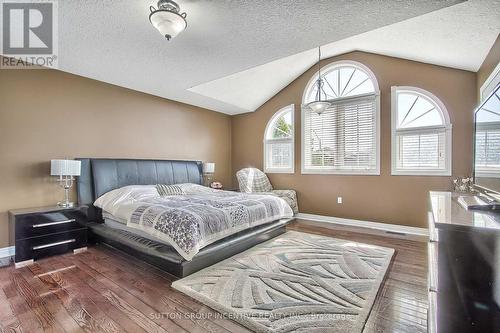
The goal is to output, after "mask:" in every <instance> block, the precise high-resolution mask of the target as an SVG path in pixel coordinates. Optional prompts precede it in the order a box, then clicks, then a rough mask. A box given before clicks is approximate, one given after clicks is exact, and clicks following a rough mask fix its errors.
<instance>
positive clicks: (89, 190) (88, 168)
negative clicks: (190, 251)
mask: <svg viewBox="0 0 500 333" xmlns="http://www.w3.org/2000/svg"><path fill="white" fill-rule="evenodd" d="M80 160H81V162H82V171H81V176H80V177H79V179H78V182H77V193H78V201H79V204H80V205H81V206H82V207H83V208H82V209H83V210H84V212H85V213H86V215H87V218H88V220H89V221H90V222H89V225H88V226H89V229H90V241H91V242H99V243H104V244H107V245H109V246H112V247H114V248H117V249H119V250H122V251H125V252H127V253H128V254H131V255H133V256H135V257H137V258H140V259H142V260H144V261H146V262H148V263H150V264H153V265H155V266H157V267H159V268H161V269H163V270H165V271H167V272H169V273H171V274H173V275H175V276H177V277H184V276H187V275H189V274H191V273H194V272H196V271H198V270H200V269H202V268H205V267H207V266H210V265H212V264H214V263H216V262H218V261H221V260H223V259H226V258H228V257H230V256H232V255H234V254H236V253H239V252H241V251H244V250H246V249H248V248H250V247H252V246H254V245H256V244H259V243H261V242H264V241H266V240H269V239H271V238H273V237H276V236H278V235H280V234H282V233H284V232H285V230H286V224H287V223H288V222H289V221H291V220H292V218H291V217H290V216H287V217H286V218H276V219H273V220H272V221H268V220H266V221H264V222H262V223H259V224H255V225H253V224H250V225H248V226H247V227H245V228H239V229H237V230H236V229H235V231H234V232H232V233H230V234H228V236H224V237H219V238H213V239H212V240H213V241H212V242H209V243H208V245H204V244H203V245H204V246H203V247H201V248H200V249H197V251H196V253H195V254H194V255H192V256H189V257H186V253H182V251H181V253H182V255H181V254H180V253H179V248H178V247H177V246H176V245H175V244H173V243H169V242H165V241H164V239H162V238H161V237H160V238H157V237H152V236H151V235H148V234H144V233H141V232H139V231H141V230H137V229H135V228H130V227H128V226H127V224H126V223H125V224H124V222H123V221H121V219H120V218H116V217H115V216H113V215H111V214H108V213H107V212H104V216H103V210H102V209H101V208H99V207H97V206H95V205H94V203H95V202H96V200H97V199H98V198H101V197H103V196H104V195H105V194H109V193H112V192H113V191H116V190H117V189H120V188H124V187H126V186H131V185H155V184H182V183H190V184H198V185H201V184H202V181H203V176H202V163H201V162H199V161H174V160H135V159H134V160H132V159H92V158H91V159H80ZM214 195H215V196H221V197H228V198H229V199H227V200H239V201H242V200H243V199H245V198H242V197H238V196H237V195H236V194H234V195H231V194H229V193H228V194H227V195H223V193H222V192H220V193H215V194H214ZM232 197H234V198H236V199H231V198H232ZM194 199H196V200H198V201H200V200H201V199H203V198H194ZM194 199H193V200H194ZM183 200H188V199H183ZM189 200H191V198H189ZM217 200H218V199H213V200H212V201H214V202H215V204H214V206H217V202H218V201H217ZM221 200H222V199H221ZM170 201H173V202H174V203H175V202H176V201H175V200H170ZM177 201H182V200H181V199H178V200H177ZM201 202H202V203H204V202H203V200H201ZM176 204H178V203H176ZM204 204H205V203H204ZM129 222H130V221H129ZM129 226H131V225H130V224H129Z"/></svg>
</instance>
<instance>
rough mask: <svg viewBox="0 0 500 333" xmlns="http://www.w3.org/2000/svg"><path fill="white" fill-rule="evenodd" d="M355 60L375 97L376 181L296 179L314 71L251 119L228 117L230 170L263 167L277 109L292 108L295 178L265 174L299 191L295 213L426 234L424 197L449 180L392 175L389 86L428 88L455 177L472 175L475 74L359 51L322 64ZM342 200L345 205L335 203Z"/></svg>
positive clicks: (368, 178)
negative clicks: (438, 105) (444, 113)
mask: <svg viewBox="0 0 500 333" xmlns="http://www.w3.org/2000/svg"><path fill="white" fill-rule="evenodd" d="M341 59H347V60H355V61H358V62H361V63H362V64H364V65H366V66H368V67H369V68H370V69H371V70H372V71H373V72H374V74H375V76H376V77H377V80H378V83H379V86H380V91H381V98H380V100H381V175H380V176H346V175H302V174H301V173H300V161H301V159H300V157H301V149H300V142H301V138H300V119H301V117H300V105H301V98H302V93H303V91H304V88H305V86H306V84H307V82H308V80H309V79H310V77H311V76H312V75H313V74H314V73H315V71H316V67H313V68H311V69H310V70H308V71H307V72H306V73H305V74H303V75H302V76H300V77H299V78H297V79H296V80H295V81H293V82H292V83H291V84H290V85H289V86H287V87H286V88H285V89H283V90H282V91H281V92H280V93H278V94H277V95H276V96H274V97H273V98H272V99H271V100H269V101H268V102H267V103H265V104H264V105H263V106H262V107H260V108H259V109H258V110H257V111H256V112H255V113H251V114H243V115H238V116H235V117H232V168H233V171H237V170H239V169H240V168H243V167H247V166H255V167H258V168H262V167H263V165H262V163H263V162H262V161H263V144H262V139H263V135H264V129H265V127H266V124H267V121H268V120H269V119H270V117H271V116H272V115H273V114H274V113H275V112H276V111H277V110H279V109H280V108H282V107H284V106H286V105H289V104H292V103H293V104H295V126H296V131H295V142H296V144H295V174H294V175H289V174H270V175H269V176H270V179H271V182H272V183H273V185H274V187H275V188H292V189H295V190H297V192H298V197H299V209H300V211H301V212H303V213H313V214H321V215H329V216H336V217H344V218H353V219H360V220H368V221H377V222H384V223H395V224H402V225H408V226H415V227H426V210H427V193H428V191H429V190H449V189H450V188H451V178H450V177H417V176H415V177H413V176H412V177H409V176H391V175H390V173H391V144H390V143H391V123H390V119H391V98H390V90H391V86H395V85H406V86H415V87H420V88H423V89H426V90H428V91H430V92H432V93H433V94H435V95H436V96H438V97H439V98H440V99H441V101H442V102H443V103H444V104H445V106H446V108H447V109H448V111H449V113H450V118H451V121H452V123H453V175H455V176H465V175H469V174H470V173H471V165H472V111H473V109H474V107H475V104H476V97H477V96H476V75H475V73H472V72H467V71H462V70H456V69H450V68H445V67H440V66H434V65H428V64H423V63H418V62H413V61H407V60H403V59H398V58H391V57H386V56H381V55H375V54H368V53H363V52H352V53H348V54H344V55H341V56H338V57H334V58H331V59H327V60H325V61H323V65H325V64H327V63H329V62H333V61H337V60H341ZM337 196H342V197H343V199H344V203H343V204H342V205H339V204H337V203H336V201H337Z"/></svg>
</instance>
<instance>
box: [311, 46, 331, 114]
mask: <svg viewBox="0 0 500 333" xmlns="http://www.w3.org/2000/svg"><path fill="white" fill-rule="evenodd" d="M320 61H321V46H318V80H317V81H316V85H317V86H318V92H317V93H316V98H317V100H316V101H314V102H310V103H307V104H306V106H307V107H309V108H311V110H313V111H314V112H316V113H317V114H322V113H323V112H324V111H325V110H326V109H327V108H328V107H329V106H330V102H327V101H322V100H321V88H322V86H323V79H322V78H321V65H320Z"/></svg>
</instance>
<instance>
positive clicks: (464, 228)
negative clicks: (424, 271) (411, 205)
mask: <svg viewBox="0 0 500 333" xmlns="http://www.w3.org/2000/svg"><path fill="white" fill-rule="evenodd" d="M459 196H460V194H456V193H451V192H431V193H430V196H429V200H430V204H429V208H430V209H429V214H428V215H429V219H428V220H429V239H430V241H429V244H428V251H429V252H428V254H429V261H428V264H429V276H428V278H429V280H428V285H429V312H428V316H427V317H428V331H429V332H438V333H448V332H449V333H452V332H453V333H455V332H464V333H465V332H478V333H479V332H481V333H487V332H500V212H497V213H491V212H485V211H467V210H465V209H464V208H462V206H461V205H460V204H459V203H458V201H457V199H458V197H459Z"/></svg>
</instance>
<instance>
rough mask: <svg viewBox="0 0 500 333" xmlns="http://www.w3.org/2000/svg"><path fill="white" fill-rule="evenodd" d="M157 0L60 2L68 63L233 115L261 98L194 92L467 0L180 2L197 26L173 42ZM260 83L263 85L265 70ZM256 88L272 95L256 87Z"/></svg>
mask: <svg viewBox="0 0 500 333" xmlns="http://www.w3.org/2000/svg"><path fill="white" fill-rule="evenodd" d="M155 2H156V1H155V0H127V1H123V0H106V1H102V0H86V1H81V0H64V1H59V2H58V3H59V6H58V7H59V14H58V18H59V22H58V23H59V24H58V25H59V29H58V31H59V55H58V60H59V69H60V70H62V71H66V72H70V73H74V74H77V75H81V76H84V77H89V78H92V79H96V80H100V81H104V82H108V83H111V84H115V85H118V86H122V87H126V88H130V89H134V90H137V91H142V92H145V93H149V94H152V95H156V96H160V97H164V98H168V99H172V100H176V101H180V102H184V103H188V104H192V105H196V106H200V107H204V108H207V109H211V110H215V111H219V112H224V113H227V114H236V113H242V112H247V111H252V109H251V108H250V109H248V105H252V106H253V105H255V103H253V104H252V103H251V101H248V100H247V101H246V102H245V104H244V105H243V107H242V106H241V105H239V103H237V101H236V103H228V102H225V101H224V100H225V98H221V97H220V96H215V97H208V96H204V95H202V94H198V93H195V92H193V91H189V90H188V89H189V88H191V87H194V86H197V85H199V84H201V83H204V82H209V81H212V80H216V79H218V78H222V77H226V76H228V75H231V74H234V73H238V72H241V71H244V70H246V69H249V68H254V67H256V66H260V65H263V64H266V63H269V62H273V61H276V60H278V59H282V58H286V57H289V56H291V55H294V54H297V53H301V52H304V51H307V50H311V49H313V48H314V47H316V46H317V45H324V44H327V43H330V42H333V41H337V40H341V39H345V38H347V37H351V36H354V35H358V34H360V33H363V32H366V31H370V30H373V29H377V28H380V27H382V26H385V25H387V24H392V23H395V22H400V21H403V20H406V19H409V18H412V17H415V16H419V15H422V14H426V13H429V12H432V11H435V10H439V9H442V8H445V7H447V6H452V5H455V4H457V3H461V2H462V0H419V1H414V0H387V1H372V0H349V1H346V0H295V1H283V0H252V1H234V0H217V1H213V0H178V3H179V5H180V6H181V10H182V11H185V12H186V13H187V22H188V26H187V29H186V30H185V31H184V32H182V33H181V34H180V35H179V36H177V37H176V38H174V39H172V40H171V41H167V40H165V38H163V37H162V36H161V35H160V34H159V33H158V31H157V30H156V29H155V28H154V27H153V26H152V25H151V24H150V23H149V20H148V15H149V6H150V5H155V6H156V3H155ZM305 58H307V60H306V62H305V63H302V62H301V61H294V62H293V64H295V63H296V64H297V65H298V66H297V67H289V68H288V70H287V71H284V70H281V71H280V72H274V73H273V72H267V73H266V75H265V81H269V82H273V83H272V84H273V85H274V86H278V87H279V86H281V85H282V84H283V82H284V81H286V80H289V79H290V76H289V75H288V74H287V73H288V71H290V72H292V73H293V75H294V76H297V75H298V74H300V72H301V71H303V69H302V68H303V67H307V66H308V62H309V63H311V62H312V61H313V59H314V56H313V53H311V56H310V57H305ZM292 68H293V70H291V69H292ZM283 73H284V74H285V76H283ZM259 77H261V76H259ZM252 82H257V86H260V85H261V82H259V79H258V78H257V77H255V78H254V80H253V81H252ZM274 82H275V83H274ZM274 91H275V89H274V88H273V86H271V87H270V88H269V89H267V88H266V89H262V90H261V93H263V94H264V95H265V96H267V98H268V97H269V96H271V94H272V93H273V92H274ZM228 93H231V92H230V91H228ZM247 93H248V94H250V95H255V98H257V99H260V100H262V99H263V98H262V97H261V96H258V95H259V94H257V93H254V92H253V91H252V90H248V91H247ZM264 95H263V96H264ZM240 96H241V95H240ZM138 112H139V111H138Z"/></svg>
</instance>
